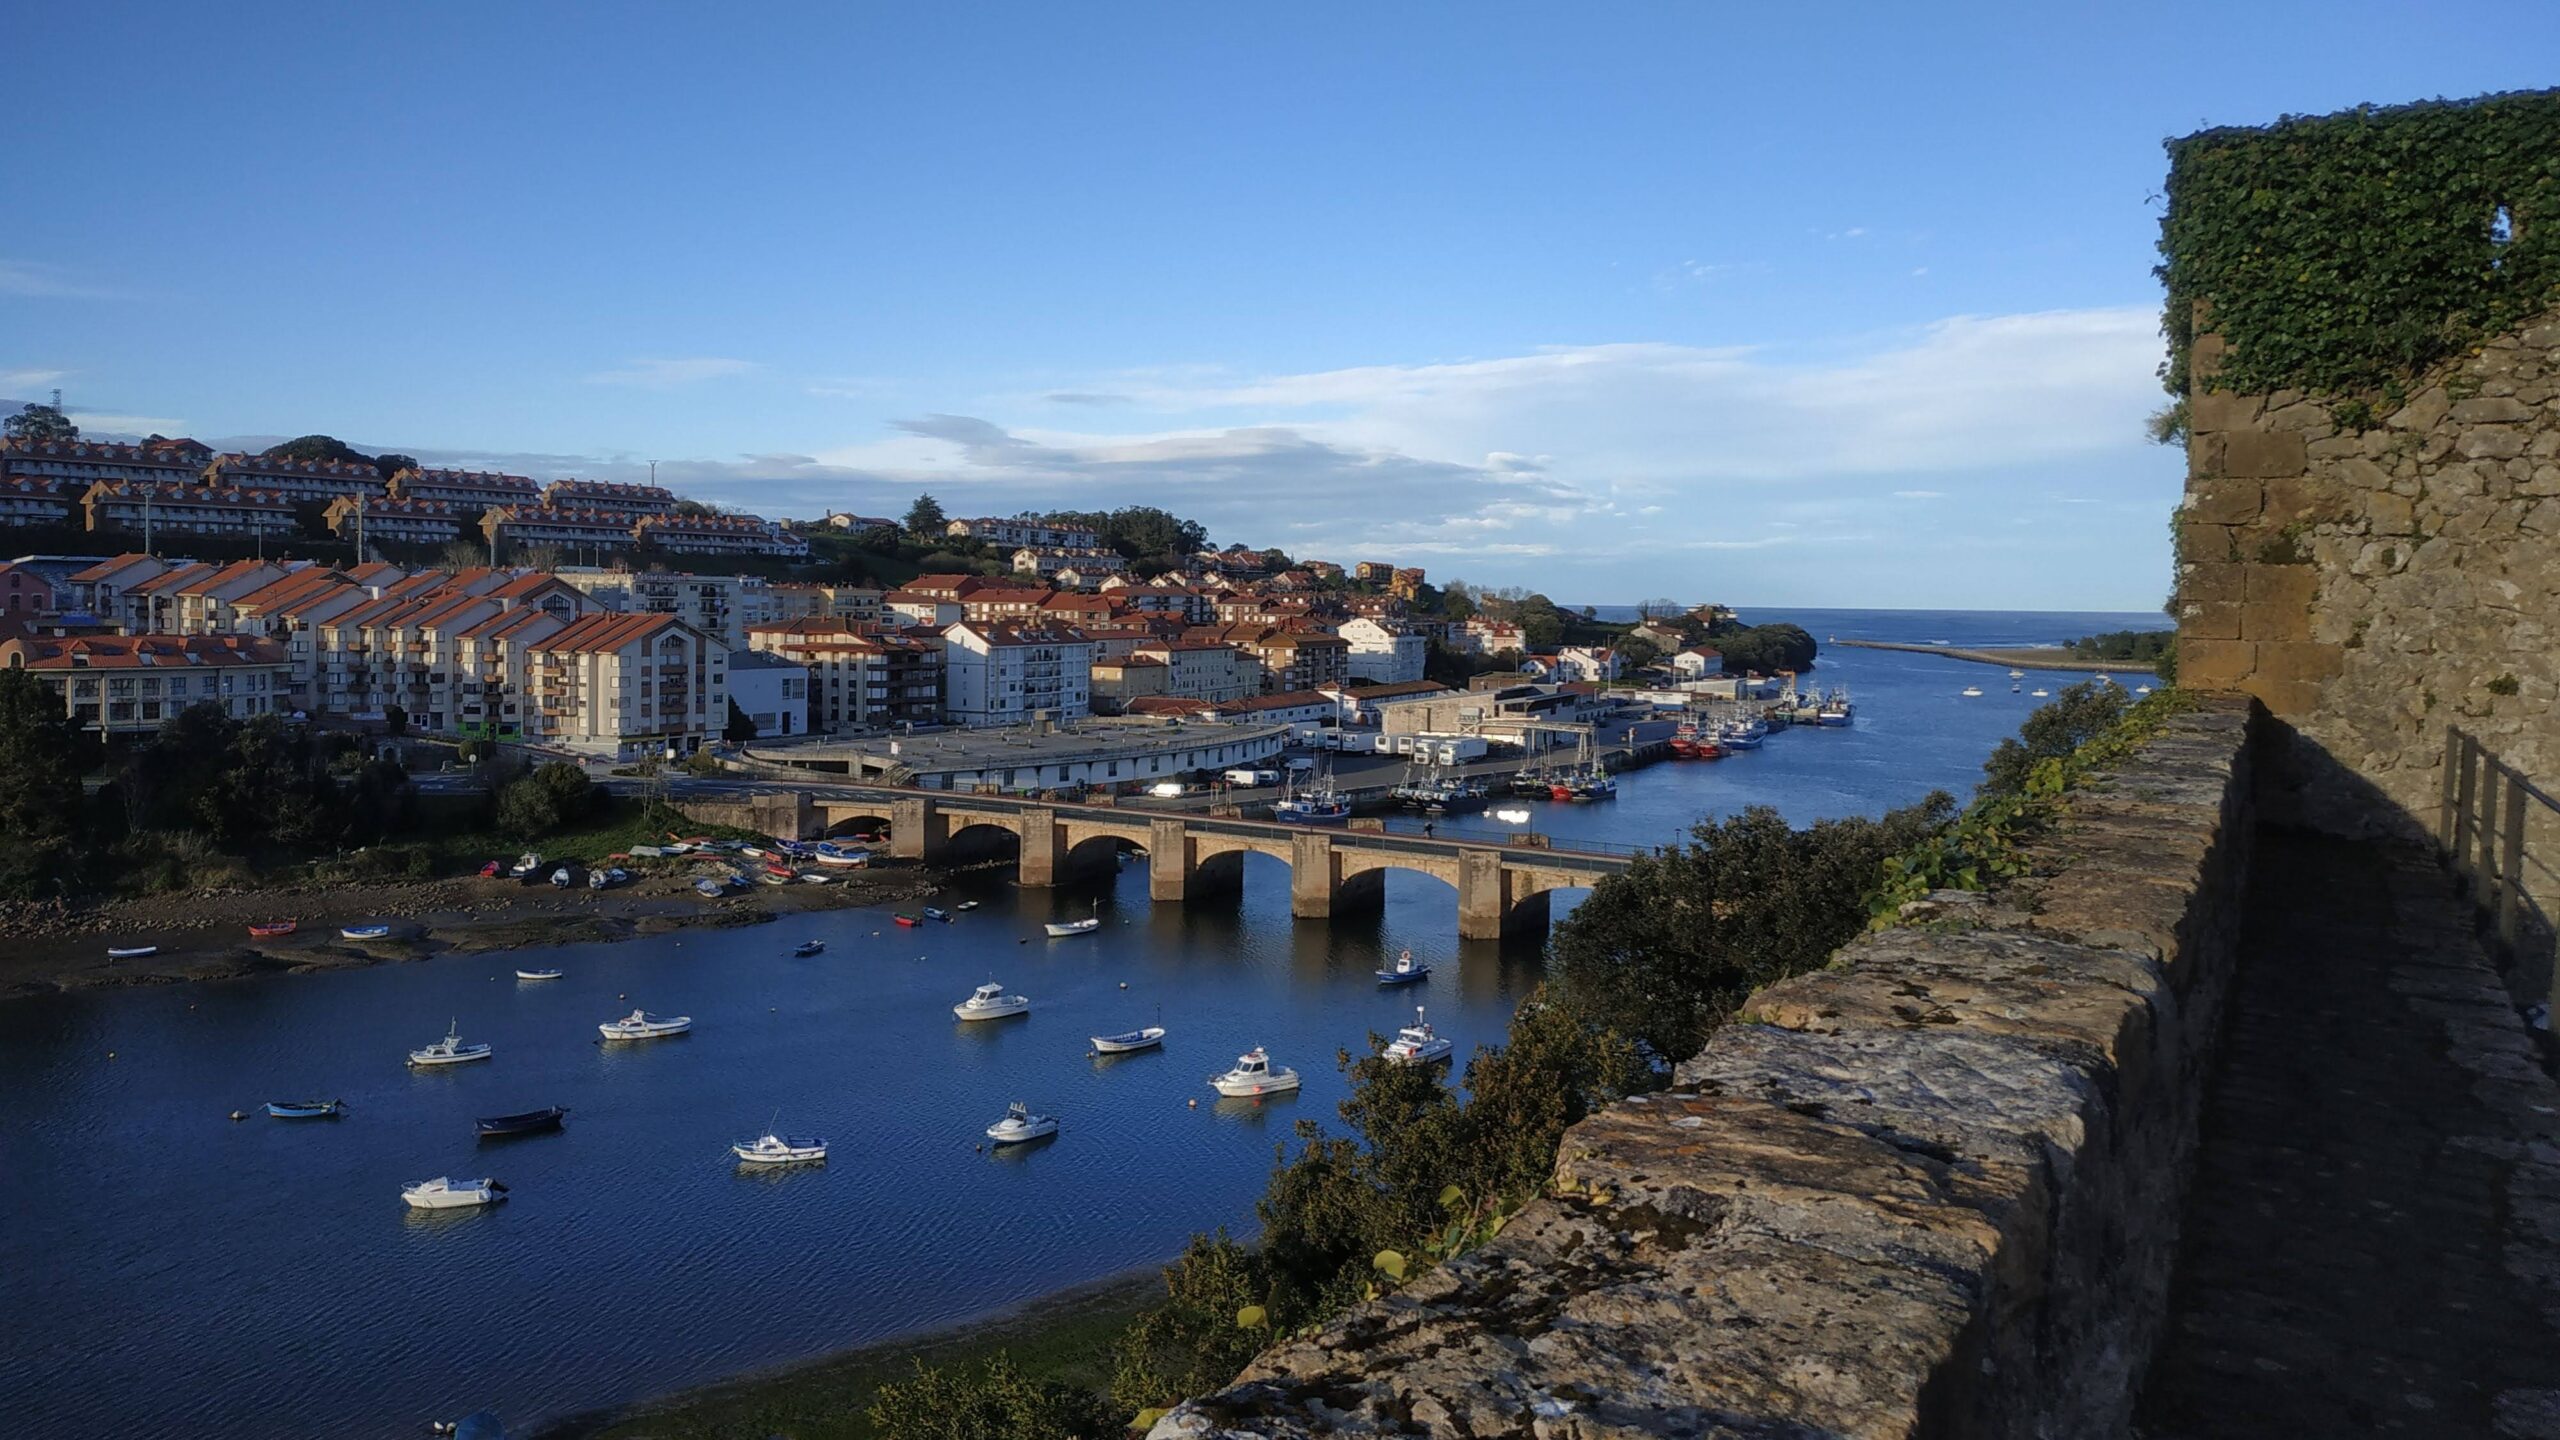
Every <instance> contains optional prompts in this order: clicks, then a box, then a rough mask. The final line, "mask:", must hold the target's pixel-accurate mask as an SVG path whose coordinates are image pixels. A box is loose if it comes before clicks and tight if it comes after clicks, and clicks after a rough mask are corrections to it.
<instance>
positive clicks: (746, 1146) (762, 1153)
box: [729, 1133, 827, 1165]
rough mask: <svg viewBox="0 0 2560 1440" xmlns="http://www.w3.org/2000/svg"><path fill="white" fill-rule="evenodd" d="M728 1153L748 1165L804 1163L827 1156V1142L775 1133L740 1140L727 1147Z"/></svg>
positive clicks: (813, 1137)
mask: <svg viewBox="0 0 2560 1440" xmlns="http://www.w3.org/2000/svg"><path fill="white" fill-rule="evenodd" d="M729 1153H730V1154H732V1155H735V1156H737V1157H738V1158H739V1159H740V1160H742V1161H744V1162H746V1163H747V1164H749V1165H805V1164H808V1163H809V1162H810V1161H813V1160H824V1159H826V1158H827V1142H826V1141H825V1140H823V1139H820V1138H818V1137H815V1136H801V1135H794V1136H790V1137H787V1138H786V1137H784V1136H781V1135H775V1134H770V1133H768V1134H764V1135H759V1136H757V1137H756V1138H755V1139H753V1140H741V1141H739V1142H738V1143H737V1144H735V1145H732V1146H730V1147H729Z"/></svg>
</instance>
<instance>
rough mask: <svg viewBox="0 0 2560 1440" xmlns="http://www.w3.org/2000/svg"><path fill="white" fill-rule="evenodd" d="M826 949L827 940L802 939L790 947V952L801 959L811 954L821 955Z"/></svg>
mask: <svg viewBox="0 0 2560 1440" xmlns="http://www.w3.org/2000/svg"><path fill="white" fill-rule="evenodd" d="M826 950H827V942H826V941H824V940H803V941H801V942H800V943H799V944H797V945H794V946H792V947H791V953H792V954H793V955H794V956H796V957H798V958H799V959H802V960H806V959H808V958H809V957H810V956H812V955H823V954H825V953H826Z"/></svg>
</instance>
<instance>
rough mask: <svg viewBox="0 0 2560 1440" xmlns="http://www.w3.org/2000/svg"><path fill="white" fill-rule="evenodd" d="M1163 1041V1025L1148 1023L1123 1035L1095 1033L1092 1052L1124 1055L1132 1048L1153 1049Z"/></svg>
mask: <svg viewBox="0 0 2560 1440" xmlns="http://www.w3.org/2000/svg"><path fill="white" fill-rule="evenodd" d="M1163 1043H1164V1027H1163V1026H1161V1025H1149V1026H1147V1027H1146V1028H1145V1029H1142V1030H1132V1031H1130V1032H1129V1033H1127V1034H1125V1035H1096V1036H1094V1037H1093V1053H1095V1054H1097V1055H1126V1054H1128V1053H1129V1052H1130V1051H1132V1050H1153V1049H1154V1048H1156V1047H1157V1046H1159V1045H1161V1044H1163Z"/></svg>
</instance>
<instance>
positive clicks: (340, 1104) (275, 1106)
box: [267, 1100, 347, 1120]
mask: <svg viewBox="0 0 2560 1440" xmlns="http://www.w3.org/2000/svg"><path fill="white" fill-rule="evenodd" d="M267 1113H268V1114H270V1115H273V1116H274V1117H276V1118H277V1119H279V1120H335V1119H336V1118H338V1117H339V1116H341V1115H344V1114H346V1113H347V1102H346V1101H344V1100H270V1101H268V1102H267Z"/></svg>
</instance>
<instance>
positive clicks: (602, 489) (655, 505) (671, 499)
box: [542, 480, 678, 518]
mask: <svg viewBox="0 0 2560 1440" xmlns="http://www.w3.org/2000/svg"><path fill="white" fill-rule="evenodd" d="M542 503H543V504H545V505H547V506H550V507H551V508H552V509H554V510H616V511H620V512H621V513H622V514H624V515H628V516H632V517H635V518H636V517H638V516H642V515H672V514H674V513H675V508H676V505H677V503H678V502H677V500H676V493H675V492H674V491H672V490H668V489H664V488H661V487H659V486H656V485H623V484H617V483H615V482H613V481H610V480H554V481H552V482H551V483H550V484H548V485H545V486H543V487H542Z"/></svg>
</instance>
